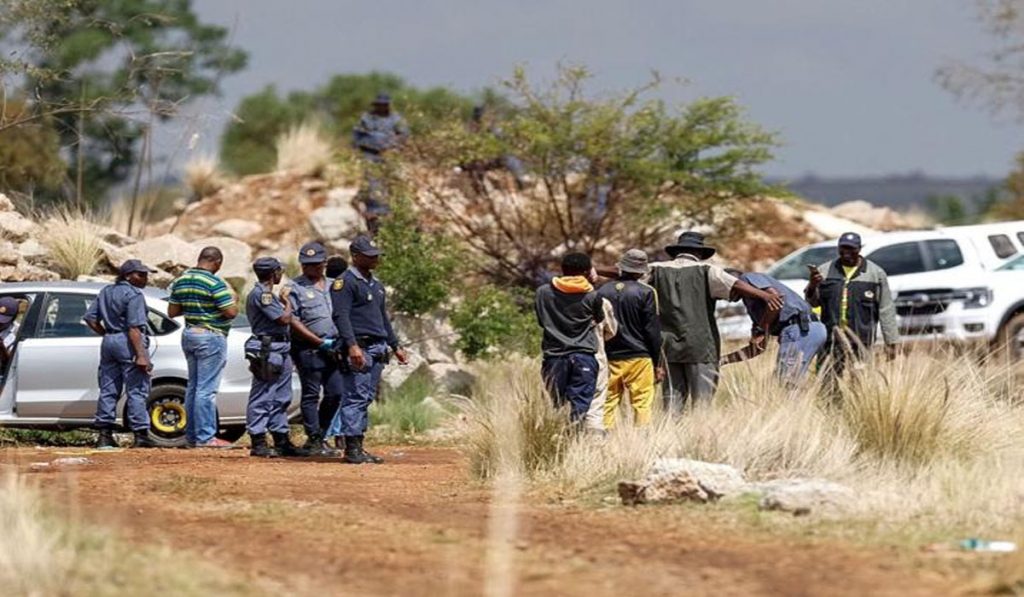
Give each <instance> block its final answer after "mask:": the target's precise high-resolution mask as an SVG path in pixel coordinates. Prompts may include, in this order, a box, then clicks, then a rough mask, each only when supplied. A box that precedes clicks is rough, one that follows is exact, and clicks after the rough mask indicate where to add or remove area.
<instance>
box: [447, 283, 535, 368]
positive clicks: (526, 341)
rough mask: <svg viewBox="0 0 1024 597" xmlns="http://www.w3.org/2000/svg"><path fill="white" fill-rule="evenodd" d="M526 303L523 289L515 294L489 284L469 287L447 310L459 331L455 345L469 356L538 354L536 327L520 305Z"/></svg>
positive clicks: (531, 316) (527, 298) (529, 314)
mask: <svg viewBox="0 0 1024 597" xmlns="http://www.w3.org/2000/svg"><path fill="white" fill-rule="evenodd" d="M517 299H518V300H517ZM529 304H530V302H529V297H528V296H527V295H526V293H525V292H522V293H520V294H519V295H517V294H516V293H515V291H508V290H503V289H501V288H498V287H497V286H491V285H486V286H481V287H478V288H472V289H469V290H468V292H467V294H466V296H465V297H464V298H463V300H462V302H461V303H459V304H458V305H457V306H456V307H455V309H454V310H453V311H452V314H451V322H452V327H453V328H454V329H455V331H456V332H458V333H459V338H458V340H457V341H456V347H457V348H458V349H459V350H460V351H461V352H462V354H464V355H466V357H468V358H470V359H478V358H491V357H494V356H497V355H507V354H508V353H520V354H525V355H536V354H538V353H539V352H540V329H539V328H538V327H537V323H536V320H535V319H534V315H533V313H532V312H531V311H529V310H528V308H527V307H525V306H524V305H529Z"/></svg>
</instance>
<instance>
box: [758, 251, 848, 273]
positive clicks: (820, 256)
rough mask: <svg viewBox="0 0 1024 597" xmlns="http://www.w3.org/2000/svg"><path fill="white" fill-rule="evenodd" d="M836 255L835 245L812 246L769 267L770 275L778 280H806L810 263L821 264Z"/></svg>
mask: <svg viewBox="0 0 1024 597" xmlns="http://www.w3.org/2000/svg"><path fill="white" fill-rule="evenodd" d="M835 257H836V248H835V247H834V246H831V245H829V246H824V247H811V248H809V249H805V250H803V251H800V252H799V253H797V254H795V255H790V256H789V257H786V258H784V259H783V260H782V261H779V262H778V263H776V264H775V265H773V266H771V267H770V268H768V272H767V273H768V275H769V276H771V277H773V278H775V279H776V280H806V279H807V276H808V275H809V274H808V272H807V266H808V265H821V264H822V263H825V262H826V261H828V260H830V259H834V258H835Z"/></svg>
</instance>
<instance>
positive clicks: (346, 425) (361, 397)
mask: <svg viewBox="0 0 1024 597" xmlns="http://www.w3.org/2000/svg"><path fill="white" fill-rule="evenodd" d="M387 353H388V345H387V344H384V343H380V344H372V345H370V346H367V347H366V348H363V354H364V355H365V356H366V368H364V369H363V370H362V371H351V370H349V371H346V372H345V373H343V374H342V376H341V379H342V386H343V389H342V393H341V408H340V409H338V412H339V414H340V415H341V428H340V430H339V433H338V434H336V435H343V436H346V437H348V436H356V435H364V434H365V433H366V428H367V427H369V426H370V418H369V415H368V412H369V410H370V403H371V402H373V399H374V398H376V397H377V386H378V385H379V384H380V376H381V373H383V372H384V361H383V358H384V356H385V355H387Z"/></svg>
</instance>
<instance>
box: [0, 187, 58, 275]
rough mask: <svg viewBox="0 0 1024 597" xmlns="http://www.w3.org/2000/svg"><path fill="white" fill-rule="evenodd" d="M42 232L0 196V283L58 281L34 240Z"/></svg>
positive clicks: (39, 246)
mask: <svg viewBox="0 0 1024 597" xmlns="http://www.w3.org/2000/svg"><path fill="white" fill-rule="evenodd" d="M43 233H44V229H43V228H42V227H40V226H38V225H37V224H36V223H35V222H33V221H32V220H30V219H28V218H26V217H25V216H23V215H21V214H20V213H18V212H17V211H15V210H14V203H12V202H11V200H10V199H8V198H7V196H6V195H4V194H3V193H0V281H4V282H37V281H46V280H59V279H60V274H57V273H56V272H54V271H52V269H50V267H49V265H50V264H49V263H48V261H47V257H48V254H49V252H48V251H47V249H46V247H45V246H44V245H43V244H41V243H40V242H39V241H38V240H37V239H38V238H39V237H40V236H41V235H42V234H43Z"/></svg>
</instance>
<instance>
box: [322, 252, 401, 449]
mask: <svg viewBox="0 0 1024 597" xmlns="http://www.w3.org/2000/svg"><path fill="white" fill-rule="evenodd" d="M349 251H350V252H351V254H352V265H351V267H349V268H348V270H346V271H345V273H344V274H342V276H341V277H340V278H338V279H337V280H335V281H334V283H332V284H331V302H332V303H333V306H334V323H335V324H336V325H337V327H338V331H339V332H340V334H341V339H342V341H343V342H344V343H345V346H346V348H347V354H348V366H347V367H346V368H345V371H344V373H343V375H342V378H343V380H344V381H343V385H344V388H345V389H344V392H343V394H342V398H341V435H343V436H344V438H345V462H349V463H352V464H362V463H364V462H372V463H380V462H383V460H382V459H381V458H378V457H377V456H374V455H372V454H369V453H367V452H366V451H365V450H363V435H364V434H365V433H366V428H367V427H368V424H369V421H368V416H367V411H368V410H369V408H370V403H371V402H372V401H373V399H374V397H375V396H376V395H377V386H378V385H379V384H380V376H381V373H382V372H383V370H384V365H385V364H386V363H387V360H388V347H390V348H391V349H392V350H394V351H395V357H396V358H397V359H398V362H399V363H401V364H403V365H404V364H405V363H406V362H407V358H406V354H405V351H404V350H403V349H402V348H400V347H399V345H398V337H397V336H396V335H395V332H394V330H393V329H392V328H391V321H390V320H389V319H388V313H387V306H386V304H385V294H384V285H383V284H381V282H380V280H378V279H377V278H375V277H374V275H373V270H375V269H377V264H378V262H379V260H380V254H381V253H380V249H378V248H377V247H375V246H374V245H373V243H372V242H371V241H370V239H369V238H367V237H365V236H360V237H359V238H357V239H356V240H355V241H353V242H352V244H351V245H350V246H349Z"/></svg>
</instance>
